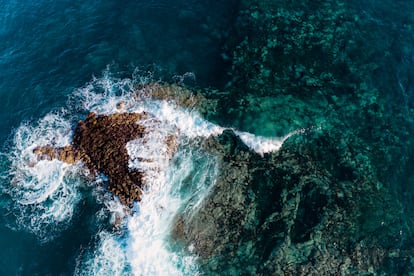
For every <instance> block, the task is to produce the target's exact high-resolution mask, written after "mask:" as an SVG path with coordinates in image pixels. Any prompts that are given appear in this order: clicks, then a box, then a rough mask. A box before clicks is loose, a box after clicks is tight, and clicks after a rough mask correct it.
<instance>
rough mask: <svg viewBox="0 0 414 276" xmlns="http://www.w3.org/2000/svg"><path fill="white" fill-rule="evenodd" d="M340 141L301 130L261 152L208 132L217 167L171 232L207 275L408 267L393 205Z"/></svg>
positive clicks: (357, 271) (404, 228)
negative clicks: (193, 207)
mask: <svg viewBox="0 0 414 276" xmlns="http://www.w3.org/2000/svg"><path fill="white" fill-rule="evenodd" d="M337 139H338V138H337V137H334V136H327V135H326V134H321V133H318V132H315V133H313V134H312V133H308V134H307V135H303V136H302V135H298V136H297V137H292V138H290V139H289V140H288V141H287V142H285V144H284V145H283V146H282V148H281V149H280V150H279V151H278V152H273V153H269V154H265V155H264V156H260V155H258V154H256V153H254V152H252V151H251V150H249V148H247V147H246V145H244V144H243V142H242V141H241V140H240V139H239V137H238V136H237V135H235V134H234V133H233V132H232V131H230V130H227V131H224V132H223V134H222V135H220V136H218V137H210V138H208V139H207V140H206V141H205V143H204V147H205V148H206V150H208V151H210V152H212V153H214V154H215V155H217V156H219V157H220V159H219V162H220V168H221V169H220V171H221V172H220V174H219V175H218V178H217V179H216V182H215V185H214V187H213V188H212V190H211V192H210V193H209V195H208V196H207V198H206V199H205V201H204V202H203V206H202V207H201V208H199V209H198V210H197V212H196V213H191V212H188V213H187V212H186V211H185V210H184V212H183V213H182V214H181V215H179V216H178V217H177V218H176V220H175V225H174V229H173V237H174V238H175V239H176V240H177V241H178V242H180V243H183V244H184V245H185V246H186V247H188V248H190V249H191V250H192V251H193V252H194V253H196V254H197V255H199V256H200V257H201V258H200V260H199V261H200V264H201V267H202V270H203V271H204V272H205V273H206V274H208V275H220V274H232V273H233V274H243V273H245V274H249V275H312V274H313V273H314V272H315V271H318V272H319V273H320V274H321V275H331V274H335V273H337V274H339V275H341V274H342V275H344V274H361V273H362V274H363V273H367V272H369V271H374V272H378V271H389V269H390V267H389V266H391V265H395V264H399V265H400V266H401V271H407V270H410V269H412V268H413V267H412V265H411V264H410V257H409V256H411V254H412V253H413V250H412V248H410V246H402V244H404V242H406V241H410V234H409V233H410V232H409V229H410V228H409V227H408V226H407V225H402V224H400V223H398V221H399V220H401V215H398V214H399V213H400V211H399V203H398V202H396V201H395V200H393V197H392V195H391V194H390V193H387V191H386V189H385V188H379V187H378V180H377V179H376V178H375V177H374V176H372V175H371V174H370V173H368V172H367V173H364V172H363V171H364V170H367V166H368V165H369V161H368V160H366V161H364V162H367V164H365V165H366V166H365V167H364V166H362V165H361V164H358V161H357V160H356V158H355V157H350V156H349V155H348V153H349V152H344V153H342V152H339V151H338V150H336V147H337ZM329 156H330V157H329ZM322 157H325V158H328V159H327V160H323V158H322ZM346 158H350V159H351V160H352V161H350V162H348V163H346V161H345V160H342V159H346ZM331 165H332V166H331ZM344 172H346V173H344ZM390 214H393V215H390ZM392 216H395V217H392ZM397 217H398V218H397ZM361 220H363V221H361ZM400 230H401V231H402V232H401V233H406V234H400ZM396 241H398V242H396ZM391 269H393V268H391Z"/></svg>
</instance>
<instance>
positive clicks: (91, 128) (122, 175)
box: [33, 112, 175, 205]
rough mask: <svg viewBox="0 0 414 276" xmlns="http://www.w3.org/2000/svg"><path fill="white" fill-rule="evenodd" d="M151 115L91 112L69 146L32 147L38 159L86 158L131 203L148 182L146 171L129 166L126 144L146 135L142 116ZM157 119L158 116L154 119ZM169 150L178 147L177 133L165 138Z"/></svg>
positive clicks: (111, 190)
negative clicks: (176, 141) (176, 142)
mask: <svg viewBox="0 0 414 276" xmlns="http://www.w3.org/2000/svg"><path fill="white" fill-rule="evenodd" d="M146 119H152V120H153V121H154V120H155V118H152V116H151V115H149V114H147V113H145V112H143V113H115V114H112V115H97V114H95V113H90V114H89V115H88V116H87V118H86V119H85V120H81V121H79V122H78V124H77V126H76V128H75V131H74V135H73V141H72V143H71V145H70V146H66V147H62V148H54V147H52V146H49V145H47V146H43V147H38V148H35V149H34V150H33V152H34V153H35V154H37V155H38V156H39V159H48V160H50V159H59V160H61V161H63V162H66V163H70V164H72V163H75V162H77V161H80V160H81V161H83V162H84V163H85V165H86V167H87V168H88V169H89V171H91V172H92V173H102V174H104V175H105V176H106V177H108V179H109V185H108V190H109V191H110V192H112V193H113V194H114V195H116V196H118V197H119V199H120V201H121V202H122V203H124V204H126V205H131V204H132V203H133V202H134V201H138V200H140V198H141V193H142V192H141V189H142V187H143V186H144V185H145V181H144V177H143V176H144V172H143V171H140V170H136V169H130V168H129V167H128V162H129V156H128V152H127V149H126V144H127V143H128V142H129V141H132V140H134V139H139V138H142V137H143V136H145V135H146V129H145V126H144V125H143V124H142V123H140V121H141V122H142V120H146ZM155 121H156V120H155ZM165 143H166V144H167V146H168V148H169V149H170V154H172V152H173V151H174V149H175V137H174V136H173V135H170V136H167V139H166V141H165Z"/></svg>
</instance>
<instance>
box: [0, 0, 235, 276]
mask: <svg viewBox="0 0 414 276" xmlns="http://www.w3.org/2000/svg"><path fill="white" fill-rule="evenodd" d="M233 9H234V7H233V5H232V1H227V2H223V3H221V2H211V1H197V0H192V1H172V2H171V1H167V0H157V1H115V0H104V1H49V0H45V1H9V0H0V41H1V42H0V99H1V102H2V108H1V111H0V144H2V145H3V144H6V145H7V144H8V143H7V140H8V139H9V138H10V137H11V135H12V133H13V129H15V128H16V127H18V126H19V125H20V124H21V122H22V121H29V122H30V121H31V120H36V118H39V117H41V116H43V115H45V114H46V113H48V112H50V111H51V110H54V109H59V108H60V107H62V106H64V105H65V102H66V101H67V100H68V98H67V96H68V95H69V94H70V93H72V92H73V90H74V89H75V88H77V87H81V86H82V85H84V84H85V83H86V82H88V81H90V80H91V79H92V77H93V76H100V75H101V73H102V72H103V71H104V70H105V69H106V68H108V66H109V67H110V68H113V71H116V72H120V75H124V76H125V77H128V76H131V74H132V73H133V70H134V69H136V68H139V69H141V70H143V72H146V70H151V71H152V72H155V74H156V76H155V77H160V78H163V79H166V80H171V79H173V76H174V75H175V74H178V75H179V74H184V73H186V72H193V73H195V74H196V85H203V86H204V85H207V84H208V85H209V86H214V85H220V83H221V82H222V71H221V70H222V67H223V66H222V64H221V62H222V61H221V58H220V47H221V42H222V39H223V36H222V34H220V31H222V30H223V26H226V25H227V24H229V22H230V20H231V19H232V12H233ZM214 29H216V34H211V33H212V30H214ZM3 169H4V168H3ZM4 197H5V196H4ZM7 200H8V199H7V198H3V202H7ZM83 204H84V205H86V206H87V207H88V206H89V205H90V206H89V208H82V210H80V211H78V212H77V213H76V214H75V217H74V220H73V222H72V223H71V225H72V226H71V227H70V228H69V229H67V230H65V231H64V232H63V233H62V234H61V236H60V237H58V238H56V239H55V240H54V242H53V243H47V244H41V243H40V242H39V241H38V239H37V238H36V237H35V236H34V235H33V234H30V233H28V232H27V231H24V230H13V229H14V228H15V227H16V225H15V218H14V217H13V215H11V214H10V213H6V212H7V211H6V209H5V208H4V206H2V213H3V215H2V216H1V219H0V248H1V249H0V275H56V274H64V275H70V274H72V273H73V270H74V268H75V265H76V260H75V258H76V256H78V255H79V252H81V251H82V246H83V247H85V246H87V245H88V243H90V242H91V239H92V237H93V233H95V232H96V230H97V228H99V226H97V225H94V223H93V216H92V214H93V213H94V211H96V210H94V204H93V203H90V202H87V200H85V201H84V202H83ZM3 205H4V204H3ZM95 207H96V206H95Z"/></svg>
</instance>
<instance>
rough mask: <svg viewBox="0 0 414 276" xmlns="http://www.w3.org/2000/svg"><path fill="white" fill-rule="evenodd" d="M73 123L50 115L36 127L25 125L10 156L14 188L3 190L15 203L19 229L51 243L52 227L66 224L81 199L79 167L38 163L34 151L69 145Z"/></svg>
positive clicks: (17, 133) (15, 137) (10, 173)
mask: <svg viewBox="0 0 414 276" xmlns="http://www.w3.org/2000/svg"><path fill="white" fill-rule="evenodd" d="M70 133H71V126H70V123H69V122H68V121H67V120H65V119H64V118H63V116H62V114H48V115H47V116H45V117H44V118H43V119H41V120H40V121H39V122H38V123H37V124H36V125H35V126H32V125H29V124H27V123H25V124H23V125H21V126H20V127H19V128H18V129H17V130H16V133H15V136H14V140H13V143H14V148H13V151H12V152H10V153H9V155H8V158H9V159H10V161H11V167H10V170H9V172H8V174H9V177H10V179H11V183H10V186H8V187H3V188H4V189H5V191H6V192H7V193H9V194H10V195H11V196H12V198H13V199H14V200H15V203H16V204H15V205H14V206H13V207H14V210H15V212H16V213H17V221H18V227H23V228H26V229H28V230H29V231H31V232H33V233H35V234H37V235H38V236H39V237H40V239H41V240H43V241H47V240H49V239H51V238H53V236H54V234H55V233H54V232H53V231H51V229H53V228H54V227H48V226H51V225H57V224H59V225H60V227H63V226H64V225H66V224H67V223H68V222H69V220H70V219H71V218H72V215H73V212H74V206H75V205H76V204H77V202H78V201H79V200H80V195H79V193H78V186H79V183H80V181H79V180H78V179H77V178H76V177H75V175H77V174H78V172H79V170H80V166H79V165H72V166H70V165H68V164H65V163H63V162H60V161H57V160H50V161H47V160H43V161H40V162H38V161H37V158H36V156H35V154H34V153H33V149H34V148H36V147H38V146H42V145H48V144H49V145H50V144H53V145H56V146H63V145H66V144H68V143H69V137H70Z"/></svg>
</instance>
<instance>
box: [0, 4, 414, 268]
mask: <svg viewBox="0 0 414 276" xmlns="http://www.w3.org/2000/svg"><path fill="white" fill-rule="evenodd" d="M413 30H414V5H413V3H412V2H411V1H400V2H399V3H394V1H388V0H387V1H366V2H364V3H360V2H359V1H334V0H332V1H325V2H324V3H320V2H312V3H311V1H297V2H291V1H290V2H289V1H288V2H286V1H278V0H275V1H248V0H244V1H237V0H231V1H224V2H217V3H216V2H212V1H201V0H187V1H184V0H179V1H173V2H171V1H167V0H151V1H115V0H105V1H99V2H96V1H86V2H85V1H25V3H23V2H22V1H6V0H0V99H1V103H2V109H1V111H0V144H1V145H3V148H2V151H1V152H2V154H1V155H0V170H1V174H0V176H1V177H0V181H2V182H1V184H2V185H1V187H2V188H4V187H6V189H5V190H6V192H3V193H2V194H1V197H0V199H1V200H0V208H1V212H2V214H3V215H2V216H1V217H0V275H73V274H77V275H106V274H107V275H112V274H116V273H119V274H117V275H129V274H131V273H132V272H135V273H136V274H138V275H158V274H167V275H168V274H173V275H176V274H179V273H183V274H188V275H193V274H194V273H195V272H196V271H197V270H201V271H205V272H206V274H207V275H210V274H212V275H215V274H218V275H239V274H243V273H245V274H259V275H271V274H274V275H279V274H281V273H287V274H289V273H293V274H298V273H299V272H300V271H302V272H303V271H308V272H309V271H313V270H315V269H316V270H318V271H320V273H321V275H324V274H325V275H329V274H334V273H338V274H341V273H342V274H349V273H355V274H358V273H371V272H372V271H376V270H377V271H379V272H383V273H391V274H393V273H395V274H401V275H406V274H409V273H412V272H413V271H414V259H413V256H414V236H413V233H414V230H413V229H414V215H413V214H414V207H413V202H414V201H413V200H414V189H413V186H412V185H413V181H414V173H413V170H412V167H413V164H414V161H413V160H414V146H413V145H414V144H413V142H412V137H413V134H414V130H413V129H414V128H413V122H414V120H413V116H414V115H413V114H414V101H413V99H414V88H413V83H414V82H413V80H414V71H413V68H414V67H413V64H414V58H413V57H414V35H413ZM140 78H148V79H151V80H160V79H162V80H164V81H167V82H176V83H181V84H183V83H184V84H187V85H189V86H192V87H196V88H206V90H202V91H203V93H204V95H206V96H207V97H210V98H212V99H213V100H215V101H216V102H215V104H216V106H215V109H214V111H212V112H210V111H209V110H207V111H206V110H203V108H200V110H201V112H202V113H203V114H204V115H205V116H206V117H207V118H209V119H211V121H214V122H216V123H217V124H219V125H221V126H223V127H224V126H232V127H235V129H238V130H241V131H249V132H251V133H253V134H255V135H263V136H267V137H283V139H276V138H272V139H270V140H269V139H267V138H263V137H259V136H254V135H252V134H246V133H243V132H239V131H235V132H234V133H233V132H231V131H226V132H224V133H223V134H222V135H219V133H221V132H222V131H223V130H224V128H222V127H221V126H218V125H214V124H211V123H208V122H206V121H204V120H203V119H201V118H200V117H197V114H196V112H193V113H185V112H186V111H183V110H181V109H174V108H173V107H171V106H170V105H169V104H167V103H165V102H164V103H159V102H151V101H149V102H145V101H144V100H143V101H142V102H139V101H137V102H134V101H133V99H134V98H133V97H132V96H131V95H132V94H131V91H132V89H131V87H132V85H136V84H137V83H139V82H140ZM79 88H82V89H79ZM207 88H208V89H207ZM215 89H217V90H215ZM219 91H221V92H219ZM117 102H126V103H129V104H130V106H128V104H127V107H126V110H128V111H133V112H135V111H137V110H139V111H140V110H142V109H144V110H149V111H150V112H152V113H154V114H155V115H157V116H158V117H159V118H163V119H162V120H161V121H162V124H161V126H162V127H166V129H167V130H168V131H171V129H169V128H168V127H171V125H174V126H175V127H177V128H179V129H180V131H181V133H183V135H184V137H185V138H183V140H182V141H181V142H182V145H181V147H180V148H179V150H178V154H177V156H176V157H174V159H173V161H172V165H171V166H170V167H169V169H166V170H165V172H164V173H165V175H163V177H164V178H162V177H160V179H161V180H159V179H158V180H157V181H158V182H157V181H155V182H156V185H154V187H157V185H160V187H161V189H162V190H163V191H164V192H165V193H164V194H163V193H160V194H158V193H157V192H155V193H154V194H153V197H148V200H147V201H143V202H142V204H140V205H136V206H135V207H134V208H135V209H134V212H135V213H134V216H130V217H127V218H124V223H125V224H124V225H123V227H124V228H123V230H121V231H117V230H114V229H113V228H112V225H111V224H110V223H108V221H111V220H113V219H114V218H113V217H111V214H110V213H109V212H107V209H110V210H114V209H116V208H117V206H112V205H111V204H113V201H111V200H108V198H107V197H108V194H105V193H104V192H103V191H102V189H99V188H97V189H96V190H95V186H96V187H100V184H101V183H103V182H105V181H107V179H105V177H104V176H100V177H98V179H97V180H96V181H95V182H94V181H92V183H93V185H94V186H93V187H94V188H91V185H90V184H88V183H89V182H88V180H85V179H83V178H78V177H76V174H77V173H79V170H77V168H74V167H70V166H69V167H65V166H64V165H62V164H60V163H53V162H51V163H50V164H49V165H47V166H46V170H45V168H44V167H43V170H42V167H36V169H34V170H32V168H31V167H30V166H27V164H28V162H26V161H27V159H25V158H27V155H28V154H27V152H31V148H30V146H31V145H32V144H36V142H38V141H41V140H42V139H43V140H42V141H47V142H49V143H51V144H54V145H65V143H66V142H68V141H67V140H65V139H66V138H68V136H70V133H71V132H70V131H71V130H70V129H71V127H72V128H73V127H74V126H75V124H76V121H77V120H78V119H82V118H84V117H85V115H86V113H87V112H89V111H95V112H98V113H111V112H113V110H115V109H116V107H115V104H116V103H117ZM111 110H112V111H111ZM163 116H164V117H163ZM164 124H165V125H164ZM152 127H153V126H152ZM156 127H158V126H156ZM156 127H154V128H156ZM287 134H289V135H288V136H285V135H287ZM157 135H158V136H157ZM163 135H165V133H164V132H162V131H161V132H159V133H158V132H156V131H155V134H154V136H151V137H152V138H154V139H153V142H154V144H151V145H152V146H154V149H160V148H161V149H162V145H161V144H157V142H159V141H158V140H157V137H159V136H162V137H164V136H163ZM214 135H215V136H217V137H218V138H214V139H210V140H209V139H207V137H209V136H214ZM195 137H197V139H195ZM206 140H207V141H208V142H207V143H205V141H206ZM282 142H285V144H284V145H283V147H282V148H281V150H280V151H277V150H278V149H279V146H280V145H281V143H282ZM203 143H205V144H203ZM199 145H203V146H202V147H199ZM246 145H247V146H246ZM139 146H142V145H140V144H138V146H137V148H138V150H137V148H134V145H132V146H131V147H132V149H130V150H131V152H132V155H134V154H135V155H136V156H135V157H136V160H139V159H140V158H143V155H146V154H148V155H149V156H152V157H159V156H162V154H159V152H157V151H156V150H155V151H150V150H148V151H145V150H142V151H140V150H139V148H140V147H139ZM144 149H147V148H145V147H144ZM272 151H274V153H272V154H271V153H269V152H272ZM154 152H155V153H154ZM268 153H269V154H268ZM13 154H14V155H13ZM151 154H152V155H151ZM10 156H11V158H10ZM145 157H146V156H145ZM144 159H145V158H144ZM218 160H219V161H218ZM164 161H165V160H164ZM164 161H163V160H162V158H161V159H160V162H161V163H162V162H164ZM13 162H15V163H13ZM19 162H20V163H19ZM137 163H138V165H137V166H141V165H142V164H139V162H138V161H137ZM144 163H145V162H144ZM22 164H23V165H24V166H23V167H22V166H21V165H22ZM147 165H148V164H147ZM16 168H17V169H16ZM72 170H73V171H72ZM46 172H47V173H46ZM5 175H6V176H5ZM74 175H75V176H74ZM36 177H38V178H36ZM42 177H45V179H46V181H44V179H43V178H42ZM47 177H50V179H52V180H51V181H47V180H48V178H47ZM59 177H62V179H60V178H59ZM154 178H155V179H156V177H154ZM39 179H40V180H39ZM56 179H57V180H56ZM36 180H39V183H41V184H42V185H44V186H42V187H41V188H40V189H39V190H40V191H42V192H45V193H46V192H47V191H48V189H47V188H48V187H49V186H48V185H51V184H53V183H58V184H59V185H60V188H59V189H61V190H59V189H57V191H58V192H56V193H55V194H52V195H50V197H49V198H46V199H43V200H40V199H39V198H41V197H42V194H40V195H39V194H37V195H36V196H37V197H36V196H35V197H34V198H35V201H36V200H38V201H39V202H35V203H33V202H31V203H29V204H27V202H29V201H30V200H32V199H33V198H30V197H25V196H27V195H31V194H30V191H29V192H27V190H24V189H26V188H27V187H23V188H22V191H19V187H20V186H19V184H21V183H25V184H27V183H29V184H33V185H35V184H38V183H37V182H36ZM42 181H43V182H42ZM160 183H162V185H161V184H160ZM177 183H178V184H179V185H177ZM95 184H97V185H95ZM23 186H24V185H23ZM15 187H17V188H15ZM67 187H74V189H73V190H71V189H68V190H65V189H66V188H67ZM30 188H33V187H29V188H28V190H30ZM154 189H155V188H154ZM10 190H12V192H10ZM33 190H36V189H35V188H33ZM52 190H53V189H52ZM155 190H156V189H155ZM13 192H14V193H15V194H17V195H22V198H23V201H22V202H23V204H20V203H21V202H20V201H19V200H21V199H22V198H19V197H18V196H15V194H13ZM20 192H21V194H19V193H20ZM26 192H27V193H26ZM13 196H15V197H13ZM24 200H26V203H25V201H24ZM16 202H18V203H16ZM154 202H156V203H157V204H155V205H154V204H153V203H154ZM60 203H61V204H60ZM158 203H159V204H158ZM22 206H23V207H22ZM62 206H63V208H62V209H59V207H62ZM166 206H168V208H165V207H166ZM54 208H57V209H59V210H56V209H54ZM176 214H180V215H179V216H177V217H176V216H175V215H176ZM60 216H62V217H63V218H62V217H60ZM166 225H167V226H166ZM153 233H155V234H153ZM171 237H173V239H172V240H173V242H171V243H167V245H165V244H163V241H164V240H165V239H170V238H171ZM142 248H145V249H146V250H147V251H145V250H142ZM154 252H155V253H154ZM171 252H172V253H171ZM196 254H199V255H200V256H202V258H201V259H200V260H199V262H198V263H197V265H195V264H194V259H193V257H194V255H196ZM364 256H366V258H365V257H364ZM128 257H129V258H131V259H128ZM146 259H149V260H153V263H154V264H155V265H154V266H151V265H148V262H145V260H146ZM292 260H293V261H292ZM292 263H293V264H292ZM284 269H286V270H284ZM312 269H313V270H312ZM137 271H139V273H137ZM115 272H116V273H115ZM105 273H106V274H105Z"/></svg>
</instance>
